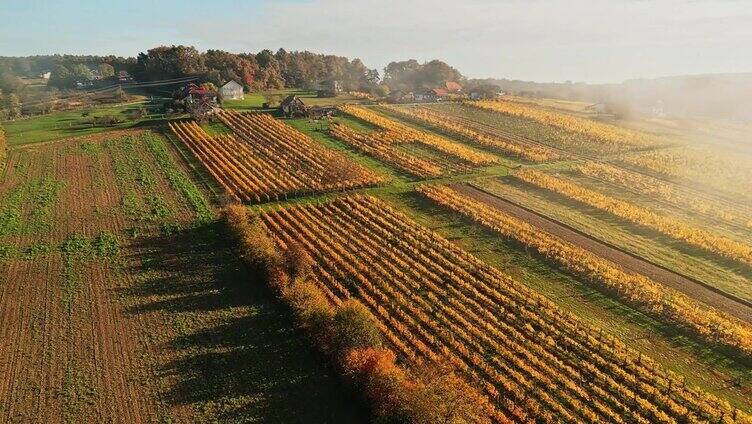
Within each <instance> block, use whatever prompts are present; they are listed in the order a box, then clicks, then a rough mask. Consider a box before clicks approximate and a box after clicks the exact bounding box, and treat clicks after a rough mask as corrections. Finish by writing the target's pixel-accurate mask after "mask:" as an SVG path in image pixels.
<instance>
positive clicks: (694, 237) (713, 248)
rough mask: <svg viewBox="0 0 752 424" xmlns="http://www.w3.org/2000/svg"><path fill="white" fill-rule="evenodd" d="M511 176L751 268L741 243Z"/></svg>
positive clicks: (543, 177) (544, 178)
mask: <svg viewBox="0 0 752 424" xmlns="http://www.w3.org/2000/svg"><path fill="white" fill-rule="evenodd" d="M513 175H514V176H515V177H516V178H518V179H520V180H522V181H525V182H527V183H529V184H532V185H535V186H538V187H541V188H544V189H547V190H550V191H553V192H555V193H558V194H561V195H563V196H565V197H569V198H570V199H574V200H577V201H578V202H582V203H584V204H586V205H589V206H592V207H594V208H598V209H601V210H603V211H606V212H608V213H610V214H612V215H615V216H618V217H619V218H622V219H625V220H627V221H630V222H633V223H635V224H637V225H641V226H643V227H647V228H650V229H653V230H656V231H658V232H660V233H662V234H665V235H667V236H669V237H672V238H675V239H677V240H682V241H684V242H686V243H688V244H690V245H692V246H695V247H699V248H701V249H705V250H707V251H709V252H712V253H715V254H718V255H721V256H724V257H726V258H729V259H732V260H735V261H738V262H741V263H743V264H747V265H752V247H750V246H748V245H746V244H744V243H740V242H737V241H735V240H731V239H728V238H726V237H722V236H719V235H716V234H713V233H710V232H708V231H705V230H701V229H699V228H694V227H691V226H689V225H687V224H685V223H683V222H681V221H678V220H676V219H674V218H671V217H667V216H661V215H658V214H656V213H654V212H651V211H649V210H647V209H644V208H641V207H639V206H635V205H633V204H631V203H628V202H625V201H623V200H619V199H616V198H613V197H610V196H606V195H605V194H602V193H599V192H596V191H593V190H589V189H586V188H583V187H580V186H578V185H576V184H574V183H571V182H569V181H565V180H561V179H559V178H556V177H553V176H551V175H548V174H545V173H543V172H541V171H537V170H534V169H524V170H522V171H518V172H516V173H514V174H513Z"/></svg>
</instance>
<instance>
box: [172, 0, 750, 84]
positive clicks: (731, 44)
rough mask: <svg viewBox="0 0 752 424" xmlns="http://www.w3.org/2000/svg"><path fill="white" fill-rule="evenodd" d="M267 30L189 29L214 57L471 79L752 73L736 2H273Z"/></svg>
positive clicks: (210, 23)
mask: <svg viewBox="0 0 752 424" xmlns="http://www.w3.org/2000/svg"><path fill="white" fill-rule="evenodd" d="M256 13H259V15H257V17H256V18H254V19H251V18H250V16H249V15H248V14H246V13H243V14H241V16H238V17H237V18H235V19H234V22H232V21H231V22H228V21H227V20H219V19H217V20H202V21H201V22H199V23H194V25H186V26H183V28H184V29H183V31H186V33H185V34H184V35H185V36H186V38H188V39H191V40H197V41H199V43H198V44H199V45H200V46H201V47H203V48H207V47H212V48H225V49H231V50H235V51H255V50H258V49H260V48H277V47H284V48H286V49H288V50H302V49H309V50H313V51H318V52H331V53H336V54H342V55H347V56H352V57H360V58H361V59H363V61H364V62H365V63H366V64H367V65H369V66H372V67H379V68H381V67H383V66H384V65H385V64H386V63H387V62H388V61H390V60H398V59H406V58H416V59H419V60H429V59H433V58H441V59H443V60H446V61H447V62H449V63H451V64H453V65H455V66H457V67H458V68H460V70H461V71H463V72H464V73H466V74H468V75H470V76H477V77H481V76H494V77H511V78H520V79H534V80H541V81H550V80H566V79H571V80H577V81H579V80H586V81H620V80H622V79H625V78H634V77H643V76H644V77H650V76H659V75H671V74H686V73H704V72H732V71H737V72H740V71H752V55H749V54H748V46H749V45H752V10H750V7H749V3H748V2H745V1H734V0H712V1H711V0H700V1H693V2H686V1H679V0H655V1H616V0H603V1H597V2H591V1H584V0H575V1H563V0H557V1H540V0H532V1H522V0H507V1H491V0H468V1H462V2H458V1H428V0H412V1H397V0H360V1H343V0H316V1H309V2H303V3H301V2H273V3H269V4H267V5H266V6H265V8H264V9H263V10H261V11H260V12H259V11H257V12H256Z"/></svg>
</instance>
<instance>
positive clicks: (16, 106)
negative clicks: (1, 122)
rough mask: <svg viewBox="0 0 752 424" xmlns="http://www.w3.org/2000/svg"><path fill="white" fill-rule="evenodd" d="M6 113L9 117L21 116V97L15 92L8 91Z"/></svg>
mask: <svg viewBox="0 0 752 424" xmlns="http://www.w3.org/2000/svg"><path fill="white" fill-rule="evenodd" d="M7 110H8V112H7V115H8V118H9V119H16V118H18V117H20V116H21V99H20V98H19V97H18V94H16V93H10V94H9V95H8V100H7Z"/></svg>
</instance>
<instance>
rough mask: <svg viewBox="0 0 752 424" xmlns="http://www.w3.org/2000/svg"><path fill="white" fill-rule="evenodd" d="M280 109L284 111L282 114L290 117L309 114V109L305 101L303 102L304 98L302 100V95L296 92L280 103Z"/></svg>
mask: <svg viewBox="0 0 752 424" xmlns="http://www.w3.org/2000/svg"><path fill="white" fill-rule="evenodd" d="M279 110H280V111H281V112H282V115H284V116H286V117H288V118H299V117H303V116H308V109H307V108H306V105H305V103H303V100H301V99H300V97H298V96H296V95H294V94H292V95H289V96H287V97H286V98H285V99H284V100H282V103H280V104H279Z"/></svg>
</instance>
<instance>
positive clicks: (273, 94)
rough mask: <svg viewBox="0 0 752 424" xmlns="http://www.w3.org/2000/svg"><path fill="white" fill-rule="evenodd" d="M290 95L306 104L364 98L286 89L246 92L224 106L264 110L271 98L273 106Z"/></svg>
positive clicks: (319, 104) (331, 102)
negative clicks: (243, 95)
mask: <svg viewBox="0 0 752 424" xmlns="http://www.w3.org/2000/svg"><path fill="white" fill-rule="evenodd" d="M289 95H296V96H298V97H300V98H301V99H302V100H303V103H305V104H306V106H321V105H336V104H340V103H360V102H363V100H362V99H358V98H356V97H353V96H350V95H349V94H340V95H338V96H337V97H317V95H316V92H315V91H311V90H299V89H294V88H292V89H285V90H273V91H265V92H253V93H246V94H245V98H244V99H243V100H226V101H225V102H224V103H223V105H222V106H223V107H225V108H227V109H238V110H264V109H263V104H264V103H265V102H268V101H270V100H271V103H272V104H271V106H272V107H273V108H274V107H277V105H278V104H279V102H280V101H282V100H284V99H285V97H287V96H289Z"/></svg>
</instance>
